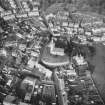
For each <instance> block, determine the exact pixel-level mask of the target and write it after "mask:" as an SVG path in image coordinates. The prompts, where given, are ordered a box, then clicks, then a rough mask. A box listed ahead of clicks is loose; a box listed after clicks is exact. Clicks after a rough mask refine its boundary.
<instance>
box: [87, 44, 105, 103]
mask: <svg viewBox="0 0 105 105" xmlns="http://www.w3.org/2000/svg"><path fill="white" fill-rule="evenodd" d="M95 48H96V54H95V55H94V56H93V57H92V58H88V61H89V63H90V64H91V65H93V66H94V67H95V69H94V72H93V74H92V76H93V79H94V81H95V84H96V87H97V88H98V90H99V92H100V94H101V96H102V97H103V99H104V101H105V46H104V45H102V44H97V45H95Z"/></svg>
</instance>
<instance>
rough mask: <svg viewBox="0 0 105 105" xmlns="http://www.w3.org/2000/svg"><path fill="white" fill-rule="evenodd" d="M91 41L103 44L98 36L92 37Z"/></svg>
mask: <svg viewBox="0 0 105 105" xmlns="http://www.w3.org/2000/svg"><path fill="white" fill-rule="evenodd" d="M91 39H92V40H93V41H95V42H101V38H100V37H96V36H93V37H91Z"/></svg>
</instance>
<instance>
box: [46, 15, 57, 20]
mask: <svg viewBox="0 0 105 105" xmlns="http://www.w3.org/2000/svg"><path fill="white" fill-rule="evenodd" d="M53 17H54V18H55V15H54V14H52V13H50V14H48V15H46V20H49V18H53Z"/></svg>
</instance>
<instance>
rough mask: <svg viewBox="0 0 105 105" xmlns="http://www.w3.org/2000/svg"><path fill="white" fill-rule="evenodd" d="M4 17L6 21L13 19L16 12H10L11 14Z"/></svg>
mask: <svg viewBox="0 0 105 105" xmlns="http://www.w3.org/2000/svg"><path fill="white" fill-rule="evenodd" d="M3 19H4V20H6V21H7V20H13V19H15V15H14V14H10V15H7V16H4V17H3Z"/></svg>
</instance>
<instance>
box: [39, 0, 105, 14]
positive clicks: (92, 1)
mask: <svg viewBox="0 0 105 105" xmlns="http://www.w3.org/2000/svg"><path fill="white" fill-rule="evenodd" d="M39 1H40V3H41V8H42V9H43V10H46V9H47V8H48V7H50V6H51V5H53V4H55V3H65V4H67V5H68V4H75V5H76V7H77V9H79V10H86V11H92V12H97V13H99V14H105V0H39Z"/></svg>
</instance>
